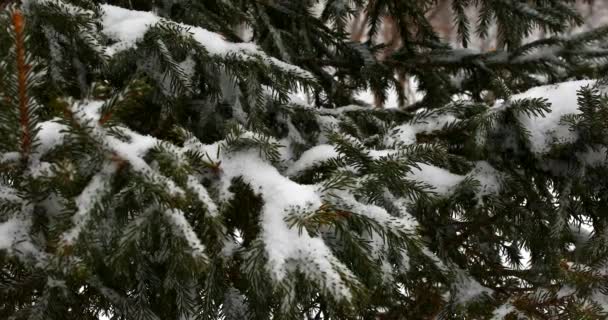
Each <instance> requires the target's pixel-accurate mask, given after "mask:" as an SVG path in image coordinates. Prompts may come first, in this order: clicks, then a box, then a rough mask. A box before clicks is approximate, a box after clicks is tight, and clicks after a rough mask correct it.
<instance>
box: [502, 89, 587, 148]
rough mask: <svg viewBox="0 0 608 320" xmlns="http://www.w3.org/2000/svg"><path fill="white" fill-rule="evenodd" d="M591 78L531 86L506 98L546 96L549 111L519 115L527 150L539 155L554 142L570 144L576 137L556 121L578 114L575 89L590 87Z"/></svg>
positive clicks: (504, 103)
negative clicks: (527, 132)
mask: <svg viewBox="0 0 608 320" xmlns="http://www.w3.org/2000/svg"><path fill="white" fill-rule="evenodd" d="M595 83H596V81H594V80H578V81H569V82H563V83H559V84H555V85H546V86H539V87H534V88H532V89H530V90H528V91H526V92H523V93H520V94H516V95H513V96H512V97H511V98H510V100H512V101H515V100H522V99H526V98H546V99H547V100H548V102H549V103H550V104H551V112H550V113H547V114H545V116H544V117H542V116H534V115H532V116H531V117H528V116H526V115H521V117H520V121H521V122H522V124H523V125H524V126H525V128H526V129H527V130H528V131H529V132H530V143H531V150H532V151H533V152H535V153H538V154H542V153H546V152H547V151H549V149H550V146H551V145H552V144H553V143H555V142H557V143H570V142H573V141H574V140H575V139H576V134H575V133H574V132H572V131H571V130H570V128H569V127H568V126H567V125H564V124H560V120H561V118H562V117H563V116H564V115H567V114H570V113H574V114H578V113H580V110H578V103H577V91H578V90H579V89H580V88H581V87H584V86H592V85H594V84H595ZM504 105H506V102H497V103H496V105H495V106H494V108H500V107H503V106H504Z"/></svg>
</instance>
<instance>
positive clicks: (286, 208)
mask: <svg viewBox="0 0 608 320" xmlns="http://www.w3.org/2000/svg"><path fill="white" fill-rule="evenodd" d="M222 167H223V172H224V177H223V179H222V181H223V183H224V189H227V187H228V186H229V185H230V183H231V181H232V179H233V178H236V177H242V178H243V179H244V181H245V182H247V183H249V184H250V185H251V186H252V188H253V190H254V191H255V192H257V193H260V194H261V195H262V197H263V199H264V207H263V209H262V217H261V224H262V235H261V237H262V240H263V242H264V245H265V248H266V253H267V254H268V269H269V271H270V273H271V275H272V277H273V278H274V280H276V281H281V280H283V279H284V278H285V276H286V275H287V272H288V271H290V270H291V269H292V268H291V267H290V265H292V263H293V262H295V263H296V265H297V266H301V265H304V267H303V268H299V269H298V270H300V271H301V272H303V273H304V274H306V276H307V277H309V278H311V279H315V280H317V281H319V282H320V283H324V284H327V285H328V286H327V289H329V290H332V293H333V294H335V295H336V296H337V297H340V298H345V299H349V298H350V291H349V290H348V288H347V287H346V285H345V283H344V281H343V278H342V275H348V276H350V277H353V276H352V275H351V272H350V271H349V270H348V268H346V266H344V265H343V264H342V263H341V262H340V261H338V260H337V259H336V258H335V257H334V256H333V254H332V253H331V251H330V249H329V248H328V247H327V246H326V245H325V243H324V241H323V239H321V238H318V237H311V236H310V235H309V234H308V233H307V232H302V233H300V232H299V231H298V229H297V228H289V226H288V225H287V223H286V222H285V218H286V217H287V216H288V214H289V213H291V212H293V211H294V210H296V211H299V212H303V213H304V214H306V213H310V212H312V211H314V210H316V209H318V208H319V207H320V206H321V205H322V204H323V203H322V201H321V196H320V194H319V193H318V191H317V187H316V186H314V185H300V184H297V183H295V182H293V181H291V180H290V179H288V178H286V177H285V176H283V175H281V173H280V172H279V171H278V170H277V169H276V168H275V167H273V166H272V165H271V164H269V163H267V162H266V161H264V160H262V159H261V158H260V157H259V156H258V153H257V152H255V151H249V152H239V153H236V154H232V155H230V156H228V157H227V158H224V159H223V161H222ZM341 274H342V275H341ZM353 278H354V277H353Z"/></svg>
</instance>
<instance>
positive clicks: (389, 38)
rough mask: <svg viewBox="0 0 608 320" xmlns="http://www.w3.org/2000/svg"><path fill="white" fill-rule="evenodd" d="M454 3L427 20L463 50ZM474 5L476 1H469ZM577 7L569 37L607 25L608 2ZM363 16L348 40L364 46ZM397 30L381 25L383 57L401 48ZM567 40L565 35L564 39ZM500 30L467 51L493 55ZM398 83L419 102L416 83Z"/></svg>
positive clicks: (365, 95) (582, 2) (443, 2)
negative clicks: (578, 19)
mask: <svg viewBox="0 0 608 320" xmlns="http://www.w3.org/2000/svg"><path fill="white" fill-rule="evenodd" d="M454 1H461V0H437V3H438V5H437V6H436V7H435V8H434V9H433V10H431V11H430V12H429V13H428V17H429V18H430V20H431V23H432V24H433V26H434V27H435V29H436V30H437V32H438V33H439V34H440V35H441V36H442V37H443V39H445V40H447V41H449V42H450V43H452V45H453V47H454V48H462V45H461V44H460V41H459V39H458V35H457V21H454V16H455V15H454V13H453V7H452V4H453V2H454ZM469 2H472V3H474V2H475V1H469ZM576 7H577V9H578V11H579V12H580V13H581V15H582V16H583V18H584V23H583V24H582V25H580V26H578V27H576V28H574V29H572V30H570V35H572V34H576V33H580V32H582V31H585V30H589V29H592V28H595V27H599V26H601V25H605V24H607V23H608V0H578V1H577V4H576ZM365 14H366V13H365V12H361V13H360V14H359V16H358V17H356V18H355V19H353V21H352V22H351V26H350V28H351V30H350V35H351V40H353V41H358V42H365V41H367V40H368V38H367V34H366V32H367V30H366V25H365V20H366V19H365ZM467 15H468V16H469V17H471V18H472V19H473V20H472V21H475V20H476V19H477V18H478V12H477V11H476V10H475V8H474V6H471V7H470V8H469V9H468V12H467ZM397 33H398V30H397V29H396V27H395V25H394V23H393V22H392V21H384V23H383V26H382V31H381V34H382V41H379V42H381V43H384V44H385V45H386V48H385V49H384V52H383V54H382V55H383V56H389V54H390V53H392V52H394V51H397V50H398V49H399V48H400V47H401V43H400V37H399V35H398V34H397ZM546 36H547V35H545V34H543V32H542V31H541V30H534V31H532V32H531V34H530V36H529V37H528V39H527V41H532V40H536V39H539V38H544V37H546ZM565 36H567V35H565ZM500 46H501V41H500V30H497V28H496V26H494V27H493V28H491V31H490V33H489V34H488V35H487V37H485V38H483V39H482V38H480V37H476V36H475V35H472V37H471V42H470V44H469V45H468V47H467V49H468V50H472V51H479V52H487V51H493V50H496V49H497V48H500ZM400 81H401V83H402V85H403V87H404V89H405V92H406V97H407V101H409V102H410V103H413V102H415V101H417V100H419V99H420V97H417V94H416V80H415V79H411V78H407V77H401V78H400ZM358 98H359V99H361V100H363V101H365V102H367V103H370V104H372V105H375V106H376V107H385V108H393V107H397V101H396V99H397V98H396V95H395V93H394V92H392V93H391V94H390V95H389V98H388V100H387V102H386V103H385V105H383V106H382V105H380V104H379V103H377V102H376V101H375V100H376V99H374V97H373V95H372V94H371V93H370V92H362V93H360V94H359V95H358Z"/></svg>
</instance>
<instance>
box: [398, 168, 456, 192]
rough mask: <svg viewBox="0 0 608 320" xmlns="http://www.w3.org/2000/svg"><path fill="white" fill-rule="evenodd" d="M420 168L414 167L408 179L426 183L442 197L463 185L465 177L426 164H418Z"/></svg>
mask: <svg viewBox="0 0 608 320" xmlns="http://www.w3.org/2000/svg"><path fill="white" fill-rule="evenodd" d="M417 165H418V167H419V168H415V167H412V168H411V171H410V173H408V174H407V178H408V179H411V180H415V181H420V182H423V183H426V184H428V185H430V186H431V187H433V188H434V190H433V191H435V192H436V193H438V194H440V195H446V194H448V193H450V192H451V191H452V190H453V189H454V187H456V185H458V184H459V183H461V182H462V181H463V180H464V179H465V177H464V176H461V175H457V174H453V173H451V172H449V171H448V170H445V169H443V168H439V167H435V166H432V165H428V164H425V163H421V162H419V163H417Z"/></svg>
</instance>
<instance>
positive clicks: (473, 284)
mask: <svg viewBox="0 0 608 320" xmlns="http://www.w3.org/2000/svg"><path fill="white" fill-rule="evenodd" d="M455 289H456V293H455V296H454V298H455V301H456V302H457V303H458V304H467V303H469V302H470V301H473V300H475V299H478V298H480V297H481V296H482V295H490V294H492V290H491V289H489V288H486V287H484V286H482V285H481V284H480V283H479V282H477V280H475V279H473V278H471V277H470V276H468V275H466V274H465V273H464V272H463V271H459V272H458V273H457V279H456V288H455Z"/></svg>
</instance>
